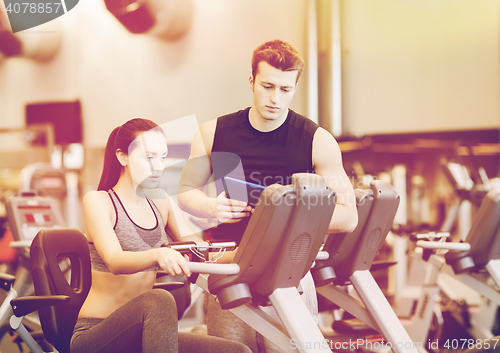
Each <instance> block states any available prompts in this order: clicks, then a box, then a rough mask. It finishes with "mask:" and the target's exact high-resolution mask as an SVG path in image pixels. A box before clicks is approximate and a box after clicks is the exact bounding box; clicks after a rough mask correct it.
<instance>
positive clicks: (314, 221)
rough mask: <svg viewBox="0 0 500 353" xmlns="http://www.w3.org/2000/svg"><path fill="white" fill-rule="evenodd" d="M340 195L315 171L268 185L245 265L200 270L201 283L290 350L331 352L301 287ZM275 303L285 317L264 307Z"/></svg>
mask: <svg viewBox="0 0 500 353" xmlns="http://www.w3.org/2000/svg"><path fill="white" fill-rule="evenodd" d="M335 200H336V195H335V193H334V191H332V190H330V189H329V188H328V187H327V186H326V184H325V181H324V179H323V178H322V177H320V176H318V175H315V174H305V173H298V174H294V175H293V176H292V184H291V185H287V186H282V185H277V184H274V185H270V186H268V187H266V189H265V190H264V191H263V192H262V194H261V195H260V200H259V202H258V204H257V206H256V208H255V211H254V213H253V214H252V216H251V218H250V221H249V224H248V226H247V228H246V230H245V233H244V234H243V238H242V240H241V242H240V245H239V247H238V249H237V251H236V254H235V257H234V259H233V264H238V265H239V266H240V268H241V271H240V272H239V273H238V274H236V275H231V276H222V275H210V276H209V277H208V278H207V276H203V275H200V276H198V278H197V281H196V284H197V285H199V286H200V287H202V288H203V289H204V290H205V291H207V292H209V293H211V294H213V295H215V296H217V299H218V300H219V302H220V304H221V307H222V308H223V309H227V310H230V311H231V312H232V313H234V314H235V315H236V316H238V317H239V318H240V319H242V320H243V321H244V322H246V323H247V324H248V325H250V326H251V327H252V328H254V329H255V330H256V331H257V332H259V333H260V334H262V335H263V336H264V337H266V338H267V339H269V340H270V341H272V342H273V343H274V344H276V345H277V346H278V347H279V348H281V349H283V350H284V351H285V352H295V351H296V350H295V349H297V350H298V351H299V352H308V353H309V352H331V349H330V347H329V346H328V342H327V341H326V340H325V338H324V337H323V335H322V334H321V331H320V330H319V328H318V326H317V325H316V323H315V322H314V320H313V318H312V316H311V314H310V313H309V311H308V310H307V308H306V306H305V304H304V302H303V301H302V299H301V298H300V295H299V291H298V288H297V287H298V286H299V281H300V280H301V278H302V277H303V276H304V275H305V274H306V273H307V272H308V271H309V270H310V268H311V265H312V263H313V261H315V260H316V257H317V255H318V251H319V249H320V247H321V245H322V243H323V239H324V237H325V234H326V232H327V229H328V225H329V223H330V220H331V217H332V214H333V210H334V208H335ZM269 304H271V305H272V306H273V307H274V308H275V309H276V312H277V314H278V316H279V318H280V320H281V323H280V322H277V321H276V320H275V319H273V318H271V317H270V316H269V315H268V314H266V313H265V312H264V311H263V310H262V309H260V308H259V307H258V305H261V306H266V305H269Z"/></svg>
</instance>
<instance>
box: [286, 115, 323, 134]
mask: <svg viewBox="0 0 500 353" xmlns="http://www.w3.org/2000/svg"><path fill="white" fill-rule="evenodd" d="M289 121H290V125H292V126H294V127H296V128H299V129H303V130H306V131H307V132H308V133H310V134H314V133H315V132H316V130H317V129H318V128H319V125H318V124H316V123H315V122H314V121H312V120H311V119H309V118H308V117H306V116H304V115H301V114H299V113H297V112H295V111H293V110H292V109H290V119H289Z"/></svg>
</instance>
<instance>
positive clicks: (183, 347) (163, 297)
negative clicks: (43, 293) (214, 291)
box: [71, 289, 251, 353]
mask: <svg viewBox="0 0 500 353" xmlns="http://www.w3.org/2000/svg"><path fill="white" fill-rule="evenodd" d="M177 328H178V327H177V308H176V305H175V300H174V298H173V296H172V295H171V294H170V293H169V292H167V291H166V290H163V289H153V290H150V291H147V292H145V293H143V294H141V295H139V296H137V297H135V298H134V299H132V300H130V301H129V302H128V303H126V304H124V305H123V306H121V307H120V308H118V309H117V310H116V311H115V312H113V313H112V314H111V315H109V316H108V317H107V318H106V319H97V318H82V319H79V320H78V321H77V323H76V326H75V330H74V332H73V337H72V338H71V353H114V352H117V353H118V352H119V353H123V352H127V353H167V352H168V353H174V352H185V353H188V352H189V353H195V352H214V353H215V352H227V353H229V352H231V353H233V352H234V353H240V352H251V351H250V350H249V348H248V347H247V346H245V345H242V344H240V343H237V342H233V341H228V340H223V339H220V338H216V337H212V336H207V335H201V334H194V333H192V334H190V333H178V332H177Z"/></svg>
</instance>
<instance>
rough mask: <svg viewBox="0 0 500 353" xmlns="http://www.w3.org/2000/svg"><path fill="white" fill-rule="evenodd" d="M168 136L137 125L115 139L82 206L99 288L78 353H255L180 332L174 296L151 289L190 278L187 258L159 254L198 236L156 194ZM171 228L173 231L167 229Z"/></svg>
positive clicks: (83, 321)
mask: <svg viewBox="0 0 500 353" xmlns="http://www.w3.org/2000/svg"><path fill="white" fill-rule="evenodd" d="M166 157H167V144H166V139H165V135H164V132H163V130H162V129H161V128H160V127H159V126H158V125H157V124H155V123H154V122H152V121H150V120H146V119H132V120H130V121H128V122H126V123H125V124H123V125H122V126H121V127H118V128H116V129H114V130H113V132H112V133H111V134H110V136H109V139H108V142H107V145H106V151H105V156H104V169H103V172H102V176H101V180H100V182H99V186H98V190H97V191H91V192H89V193H87V194H86V195H85V197H84V199H83V211H84V219H85V225H86V235H87V239H88V241H89V248H90V254H91V262H92V288H91V289H90V292H89V295H88V297H87V299H86V301H85V302H84V304H83V306H82V308H81V310H80V313H79V316H78V321H77V323H76V326H75V330H74V333H73V337H72V339H71V352H72V353H80V352H81V353H91V352H120V353H124V352H127V353H128V352H143V353H158V352H177V351H181V352H196V351H200V352H202V351H203V352H210V351H213V352H249V350H248V347H246V346H244V345H241V344H239V343H236V342H232V341H227V340H220V339H217V338H215V337H210V336H206V335H199V334H182V333H179V334H178V332H177V309H176V305H175V301H174V299H173V297H172V295H171V294H170V293H169V292H167V291H165V290H161V289H152V288H153V284H154V282H155V279H156V272H157V270H160V269H161V270H164V271H166V272H168V273H169V274H171V275H182V274H186V275H188V276H189V275H190V271H189V269H188V267H187V263H186V261H185V259H184V257H183V256H182V255H181V254H180V253H179V252H177V251H175V250H172V249H169V248H165V247H160V246H161V244H163V243H165V242H167V241H168V240H167V235H166V233H168V235H169V236H170V237H171V238H172V239H175V240H179V239H180V235H181V234H193V231H192V230H191V229H190V228H189V226H188V225H187V224H186V223H185V221H184V220H183V219H182V217H178V218H176V217H175V215H174V211H177V209H176V206H175V204H174V203H173V202H172V201H171V199H170V198H169V196H168V195H167V193H166V192H165V191H159V189H157V186H158V182H159V179H160V176H161V175H162V173H163V170H164V169H165V160H166ZM164 224H166V227H164Z"/></svg>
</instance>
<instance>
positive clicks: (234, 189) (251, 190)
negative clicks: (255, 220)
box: [222, 176, 266, 207]
mask: <svg viewBox="0 0 500 353" xmlns="http://www.w3.org/2000/svg"><path fill="white" fill-rule="evenodd" d="M222 183H223V184H224V191H225V192H226V197H227V198H228V199H234V200H240V201H245V202H247V204H248V205H249V206H252V207H255V205H257V202H258V201H259V196H260V193H261V192H262V190H264V189H265V188H266V187H265V186H262V185H258V184H254V183H249V182H246V181H244V180H239V179H235V178H231V177H228V176H225V177H223V178H222Z"/></svg>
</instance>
